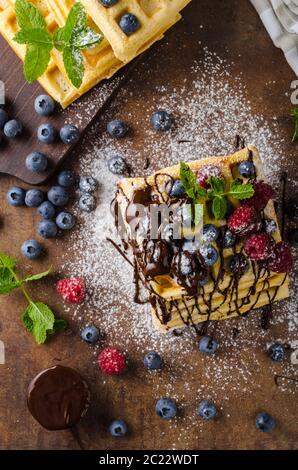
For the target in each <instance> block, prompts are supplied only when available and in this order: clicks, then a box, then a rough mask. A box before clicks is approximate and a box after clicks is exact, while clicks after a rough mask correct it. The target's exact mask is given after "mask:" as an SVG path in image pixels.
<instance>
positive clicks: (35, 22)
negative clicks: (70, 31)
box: [15, 0, 46, 29]
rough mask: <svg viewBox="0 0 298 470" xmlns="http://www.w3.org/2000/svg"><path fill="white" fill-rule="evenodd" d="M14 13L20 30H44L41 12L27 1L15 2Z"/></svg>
mask: <svg viewBox="0 0 298 470" xmlns="http://www.w3.org/2000/svg"><path fill="white" fill-rule="evenodd" d="M15 13H16V18H17V22H18V25H19V26H20V28H22V29H31V28H46V22H45V19H44V17H43V16H42V14H41V12H40V11H39V10H38V8H36V7H35V6H34V5H33V4H32V3H31V2H28V1H27V0H16V3H15Z"/></svg>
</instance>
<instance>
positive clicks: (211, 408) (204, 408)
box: [197, 400, 217, 421]
mask: <svg viewBox="0 0 298 470" xmlns="http://www.w3.org/2000/svg"><path fill="white" fill-rule="evenodd" d="M197 415H198V416H199V417H200V418H202V419H203V420H204V421H209V420H210V419H214V418H215V416H216V415H217V409H216V406H215V404H214V403H213V401H211V400H203V401H201V403H200V404H199V406H198V408H197Z"/></svg>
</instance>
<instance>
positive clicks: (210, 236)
mask: <svg viewBox="0 0 298 470" xmlns="http://www.w3.org/2000/svg"><path fill="white" fill-rule="evenodd" d="M218 237H219V230H218V228H217V227H215V225H212V224H205V225H204V227H203V235H202V241H203V242H209V243H211V242H215V241H216V240H217V239H218Z"/></svg>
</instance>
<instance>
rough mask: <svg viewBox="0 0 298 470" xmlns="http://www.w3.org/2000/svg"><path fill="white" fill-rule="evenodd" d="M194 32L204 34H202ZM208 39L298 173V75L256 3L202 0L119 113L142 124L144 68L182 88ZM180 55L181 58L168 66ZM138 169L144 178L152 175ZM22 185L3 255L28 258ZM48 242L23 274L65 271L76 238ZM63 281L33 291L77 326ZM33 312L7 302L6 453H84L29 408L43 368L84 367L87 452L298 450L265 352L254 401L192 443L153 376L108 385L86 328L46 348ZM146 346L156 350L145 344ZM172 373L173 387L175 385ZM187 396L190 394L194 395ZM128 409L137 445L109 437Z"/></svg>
mask: <svg viewBox="0 0 298 470" xmlns="http://www.w3.org/2000/svg"><path fill="white" fill-rule="evenodd" d="M200 25H204V28H203V29H200V32H199V33H198V30H199V26H200ZM194 31H195V32H196V33H195V34H192V33H193V32H194ZM198 35H199V37H200V40H201V42H202V46H205V45H207V46H208V48H209V50H211V51H215V52H216V53H218V54H219V55H220V56H221V57H224V58H227V59H228V60H229V61H234V63H235V66H234V70H235V72H236V73H240V72H242V74H243V75H242V80H243V81H244V83H245V85H246V87H247V90H248V96H249V99H250V100H251V105H252V108H253V111H254V113H258V112H259V113H262V115H264V116H265V117H266V118H267V119H268V120H269V122H270V120H271V119H272V116H277V119H278V120H279V121H280V122H281V125H282V127H283V130H284V135H285V142H284V144H283V151H284V156H285V157H284V158H285V161H286V162H287V168H291V171H293V174H295V172H296V174H297V170H298V166H297V163H296V162H295V160H294V159H293V160H292V161H288V160H287V159H288V158H289V157H288V156H287V155H288V154H289V152H290V151H291V154H293V147H292V145H291V143H290V141H291V129H292V123H291V120H290V119H289V118H288V115H289V110H290V108H291V104H290V100H289V96H286V93H288V94H289V93H290V84H291V81H292V80H294V79H295V76H294V74H293V73H292V72H291V70H290V68H289V67H288V65H287V64H286V62H285V60H284V57H283V55H282V53H281V52H280V51H279V50H278V49H276V48H274V46H273V45H272V43H271V41H270V39H269V37H268V36H267V34H266V32H265V30H264V28H263V26H262V24H261V22H260V20H259V18H258V16H257V14H256V13H255V11H254V9H253V8H252V7H251V5H250V3H249V1H248V0H241V1H239V0H230V1H228V2H227V1H225V2H222V1H221V0H200V1H198V0H193V2H192V4H191V5H190V6H189V7H188V8H187V10H186V11H185V21H183V22H181V23H180V24H178V25H177V26H176V27H175V28H174V29H173V30H171V31H170V32H169V34H168V35H167V38H168V45H167V46H163V47H162V48H161V49H160V51H159V49H158V48H159V47H160V46H157V48H156V47H155V48H153V50H152V51H150V52H149V54H148V57H147V59H146V62H145V63H144V64H143V65H142V64H140V65H139V66H138V68H137V70H136V71H135V74H134V77H133V80H132V81H130V82H129V83H128V84H127V85H126V86H127V87H128V91H129V93H127V94H126V101H125V105H124V103H121V106H120V104H119V107H118V109H117V114H118V115H119V116H121V115H122V116H123V117H125V116H126V115H127V113H129V112H132V113H133V115H134V118H135V120H136V121H138V120H140V119H141V117H142V113H143V111H144V109H143V108H144V106H146V102H149V103H150V102H151V100H152V99H153V98H156V96H155V97H154V96H151V90H150V89H147V88H146V89H144V87H143V79H142V71H143V70H145V69H146V68H148V67H150V68H151V69H152V71H153V73H152V80H153V84H154V85H156V84H157V83H162V80H164V81H166V82H167V83H168V84H173V86H174V85H176V84H179V83H182V80H183V79H184V77H187V74H188V73H187V72H188V67H189V64H191V62H192V61H193V59H194V58H200V57H201V53H202V52H201V49H200V48H199V47H198V45H197V44H196V45H195V47H192V44H193V43H192V41H193V37H194V36H198ZM177 41H185V44H186V45H187V47H186V48H185V53H183V56H181V55H180V57H179V55H178V52H177V48H176V47H175V45H177ZM172 56H173V60H168V59H167V57H172ZM161 62H162V63H164V64H165V65H164V71H163V77H162V80H161V77H160V76H158V74H154V70H155V69H157V68H158V67H157V66H158V64H160V63H161ZM0 69H1V65H0ZM268 82H271V86H270V87H268V86H265V84H266V83H267V84H268ZM136 99H138V100H139V101H142V102H143V108H142V106H139V107H135V106H134V104H135V101H136ZM248 119H249V117H248ZM102 121H104V119H102ZM102 130H103V124H101V123H99V126H98V129H97V132H98V133H99V136H100V132H101V131H102ZM86 142H87V144H86ZM135 142H136V143H135V145H136V146H138V148H140V147H141V146H142V145H143V144H144V142H143V141H142V133H141V131H140V130H139V131H138V135H137V136H136V141H135ZM86 145H87V148H86ZM87 151H88V139H85V144H84V146H79V147H78V148H77V149H76V151H75V152H73V154H72V156H71V157H70V158H69V161H68V162H67V166H68V167H72V168H73V169H74V170H76V168H78V161H79V159H83V158H84V152H87ZM155 168H158V161H153V162H152V169H155ZM135 170H136V172H137V171H139V172H140V173H142V172H143V170H142V168H136V169H135ZM15 184H18V181H17V180H15V179H13V178H11V177H5V176H3V175H1V176H0V224H1V225H0V249H1V251H5V252H7V253H9V254H10V255H12V256H15V257H17V258H21V256H20V245H21V243H22V242H23V241H24V240H25V239H27V238H30V237H32V235H33V234H34V233H35V228H36V225H37V222H38V217H37V215H36V213H35V211H32V210H24V209H13V208H11V207H9V206H8V205H7V204H6V202H5V193H6V191H7V189H8V188H9V187H10V186H12V185H15ZM45 245H46V246H47V248H48V256H47V257H45V258H43V259H42V260H41V261H39V262H35V263H29V262H26V263H24V262H23V263H22V267H21V271H23V273H25V272H30V271H33V270H38V269H41V270H43V269H46V268H47V267H48V266H49V265H53V267H54V268H55V269H56V270H57V271H58V270H59V271H60V257H61V254H62V253H64V252H65V250H66V249H69V248H71V247H70V244H69V241H68V237H67V236H66V237H64V238H63V239H61V240H60V239H59V240H57V241H48V242H46V243H45ZM70 253H71V250H70ZM75 255H76V254H75V253H73V255H71V254H70V255H69V256H70V258H72V257H74V256H75ZM60 274H61V271H60ZM54 284H55V283H54V279H53V278H51V279H48V280H45V281H42V282H39V283H38V284H37V285H36V286H35V287H33V288H32V289H31V290H32V294H34V295H35V297H36V296H38V298H39V299H40V300H44V301H46V302H48V303H49V304H50V305H51V306H52V308H53V309H54V310H55V311H56V312H57V313H59V314H60V315H61V316H64V317H65V318H67V319H70V318H71V311H68V312H64V311H63V310H64V308H63V304H62V302H61V301H60V299H59V298H58V297H57V295H56V294H55V285H54ZM24 307H25V303H24V299H23V297H22V295H21V294H20V293H14V294H12V295H10V296H9V297H2V298H1V299H0V312H1V314H0V339H1V340H2V341H4V343H5V348H6V364H5V365H0V383H1V387H0V436H1V438H0V448H1V449H77V448H78V447H77V443H76V441H75V440H74V438H73V437H72V435H71V434H70V433H69V432H67V431H65V432H57V433H55V432H54V433H50V432H47V431H45V430H43V429H41V428H40V426H39V425H38V424H37V423H36V422H35V421H34V420H33V419H32V418H31V416H30V414H29V413H28V411H27V408H26V388H27V385H28V383H29V381H30V379H31V378H32V377H33V376H34V375H35V374H36V373H37V372H39V371H40V370H42V369H43V368H46V367H49V366H51V365H53V364H57V363H63V364H65V365H69V366H73V367H75V368H77V369H78V370H79V371H80V372H81V373H82V374H83V375H84V376H86V377H87V378H88V380H89V382H90V385H91V389H92V394H93V398H94V400H93V405H92V407H91V410H90V412H89V413H88V415H87V416H86V418H85V419H84V420H83V421H82V423H81V425H80V434H81V437H82V440H83V442H84V445H85V446H86V448H89V449H150V448H153V449H162V448H167V449H171V448H173V446H175V448H177V449H184V448H189V449H293V448H295V447H297V442H298V435H297V418H298V416H297V406H296V404H295V396H294V394H293V393H288V394H287V392H283V393H281V391H280V390H279V389H278V388H277V387H275V386H274V383H273V377H272V374H271V372H269V370H267V366H266V364H267V362H266V360H267V359H264V358H263V352H261V351H260V358H259V359H260V362H261V364H263V368H262V373H261V374H258V375H256V376H253V375H252V378H251V381H252V383H251V384H250V387H251V388H252V389H253V390H254V392H253V393H252V394H249V395H248V394H246V393H245V391H243V390H241V389H239V390H238V392H239V393H238V392H237V393H238V396H237V399H234V400H233V403H230V406H229V409H228V414H229V419H228V418H227V416H223V417H222V418H219V419H218V420H217V421H216V422H214V423H208V425H207V426H206V427H205V428H204V429H203V432H202V431H200V432H199V428H198V430H197V431H196V427H191V429H190V431H189V433H188V435H187V438H186V436H185V435H186V433H187V424H186V423H185V419H183V418H180V419H178V421H177V424H176V425H175V426H171V427H170V428H169V426H168V423H165V422H162V421H161V420H159V419H158V418H157V417H156V416H155V413H154V402H155V400H156V399H157V398H159V397H152V393H151V386H150V383H148V382H145V381H143V380H142V377H143V375H142V374H143V372H139V371H138V367H139V366H137V368H136V370H130V371H129V373H128V374H127V375H126V376H125V377H123V379H121V380H120V381H118V382H116V384H115V381H114V380H113V379H110V378H108V379H106V383H105V387H103V386H102V380H103V378H102V375H101V374H100V372H99V370H98V368H97V366H96V365H94V364H93V362H92V361H93V359H94V356H93V355H92V351H91V350H90V349H89V348H88V347H86V345H85V344H83V343H82V342H81V341H79V340H78V331H79V326H80V325H79V324H77V323H76V322H73V321H70V326H71V328H72V330H73V334H71V335H58V336H56V337H55V338H54V339H52V340H51V341H49V342H48V343H47V344H46V345H44V346H37V345H36V344H35V343H34V340H33V339H32V338H31V336H30V335H28V334H27V333H26V332H25V331H24V328H23V326H22V324H21V321H20V314H21V312H22V310H23V309H24ZM86 309H88V305H86ZM68 310H69V309H68ZM70 310H71V309H70ZM274 328H275V329H274V332H273V336H274V337H277V338H278V337H279V334H282V332H283V329H284V326H283V325H279V326H275V327H274ZM270 334H271V333H269V337H270ZM144 349H146V345H145V344H144ZM128 354H129V357H130V360H131V361H132V363H134V361H135V362H136V363H137V364H139V365H140V364H141V360H142V358H141V357H140V354H139V353H137V352H135V351H133V350H129V347H128ZM191 354H194V351H190V355H191ZM239 360H245V361H249V360H250V358H249V357H241V351H239ZM199 367H203V365H201V366H200V365H198V371H197V373H196V374H194V375H193V376H192V377H191V378H190V381H191V382H192V384H193V385H194V387H195V386H196V385H199V384H200V372H199V370H200V369H199ZM139 368H141V365H140V367H139ZM252 368H253V367H252ZM279 370H280V369H279ZM235 374H237V371H236V370H235ZM166 375H167V374H165V377H164V380H167V377H166ZM175 386H176V387H177V391H180V392H182V391H183V387H184V384H183V382H182V381H181V380H180V381H179V377H177V380H176V383H175ZM194 389H195V388H194ZM222 393H223V394H229V393H230V390H229V389H226V390H223V392H222ZM233 393H234V392H233ZM185 394H186V395H187V391H185ZM188 398H189V399H190V400H191V404H192V406H195V404H196V402H197V397H196V396H191V397H188ZM296 403H297V402H296ZM263 408H266V410H267V411H269V412H271V413H272V414H274V416H276V417H277V420H278V426H277V429H276V430H275V431H274V432H273V433H272V434H268V435H267V434H263V433H261V432H258V431H257V430H255V428H254V425H253V417H254V415H255V413H256V411H257V410H259V409H263ZM123 410H125V418H126V420H127V421H128V422H129V427H130V434H129V436H128V437H127V438H124V439H118V440H115V439H113V438H111V437H110V436H109V435H108V432H107V430H106V427H107V424H108V423H109V421H110V418H111V416H122V415H123ZM224 411H225V410H224ZM224 414H225V413H223V415H224ZM185 429H186V431H185ZM200 429H202V427H200ZM182 430H183V432H182Z"/></svg>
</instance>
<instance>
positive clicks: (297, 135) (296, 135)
mask: <svg viewBox="0 0 298 470" xmlns="http://www.w3.org/2000/svg"><path fill="white" fill-rule="evenodd" d="M291 116H293V117H294V120H295V129H294V134H293V138H292V142H294V141H295V140H296V139H298V108H294V109H292V111H291Z"/></svg>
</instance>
